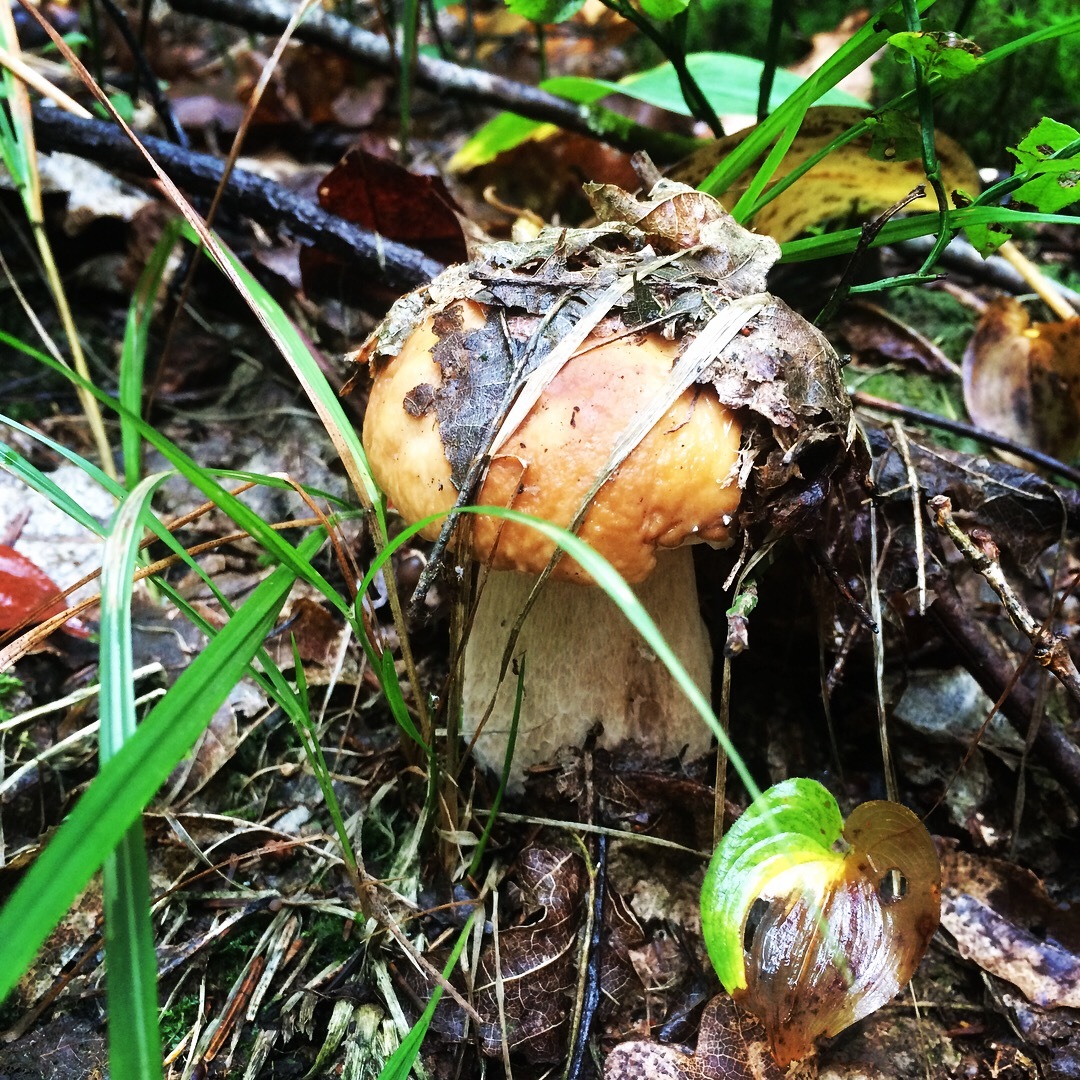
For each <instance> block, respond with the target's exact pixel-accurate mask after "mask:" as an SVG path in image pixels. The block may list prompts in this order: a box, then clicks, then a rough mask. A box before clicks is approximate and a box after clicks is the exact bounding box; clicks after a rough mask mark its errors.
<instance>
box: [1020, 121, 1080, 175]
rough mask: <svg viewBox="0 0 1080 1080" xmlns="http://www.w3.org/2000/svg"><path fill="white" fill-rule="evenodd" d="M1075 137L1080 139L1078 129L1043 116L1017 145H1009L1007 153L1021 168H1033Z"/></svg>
mask: <svg viewBox="0 0 1080 1080" xmlns="http://www.w3.org/2000/svg"><path fill="white" fill-rule="evenodd" d="M1077 139H1080V131H1077V130H1076V128H1074V127H1070V126H1069V125H1068V124H1062V123H1059V122H1058V121H1057V120H1052V119H1051V118H1050V117H1049V116H1044V117H1043V118H1042V119H1041V120H1040V121H1039V122H1038V123H1037V124H1036V125H1035V126H1034V127H1033V128H1032V129H1031V130H1030V131H1029V132H1028V133H1027V134H1026V135H1025V136H1024V137H1023V138H1022V139H1021V140H1020V144H1019V145H1018V146H1010V147H1009V153H1010V154H1012V156H1013V157H1014V158H1016V160H1017V161H1018V162H1019V163H1020V167H1021V168H1022V169H1033V168H1036V167H1038V166H1041V165H1042V164H1043V163H1044V162H1045V161H1046V160H1047V158H1049V157H1050V156H1051V155H1053V154H1056V153H1057V152H1058V151H1059V150H1064V149H1065V147H1067V146H1068V145H1069V144H1070V143H1073V142H1075V141H1076V140H1077Z"/></svg>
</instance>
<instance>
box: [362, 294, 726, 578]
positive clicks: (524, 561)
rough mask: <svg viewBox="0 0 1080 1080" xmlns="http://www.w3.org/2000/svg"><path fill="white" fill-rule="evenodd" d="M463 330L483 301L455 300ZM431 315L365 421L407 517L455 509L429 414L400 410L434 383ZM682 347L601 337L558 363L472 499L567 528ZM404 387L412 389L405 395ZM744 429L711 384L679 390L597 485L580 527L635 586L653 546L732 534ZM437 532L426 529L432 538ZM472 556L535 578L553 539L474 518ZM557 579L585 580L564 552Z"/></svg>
mask: <svg viewBox="0 0 1080 1080" xmlns="http://www.w3.org/2000/svg"><path fill="white" fill-rule="evenodd" d="M458 304H459V307H460V309H461V311H460V314H461V317H462V320H463V322H464V324H465V325H466V327H475V326H478V325H480V324H482V322H483V321H484V319H485V318H486V316H487V313H488V312H487V309H486V308H485V307H484V305H481V304H477V303H474V302H472V301H459V302H458ZM436 343H437V338H436V333H435V329H434V326H433V318H432V317H431V316H429V317H428V318H426V319H425V320H424V321H423V322H421V323H420V324H419V325H418V326H417V328H416V329H415V330H414V331H413V332H412V333H411V334H410V336H409V337H408V338H407V339H406V341H405V343H404V344H403V346H402V348H401V350H400V352H399V353H398V354H397V355H396V356H394V357H392V358H391V359H390V360H389V361H388V362H387V363H386V364H385V366H384V367H383V368H382V369H381V370H380V371H379V372H378V374H377V376H376V379H375V383H374V386H373V388H372V391H371V396H370V399H369V402H368V408H367V415H366V418H365V422H364V446H365V449H366V451H367V454H368V458H369V461H370V464H371V468H372V472H373V474H374V476H375V479H376V481H377V482H378V483H379V485H380V486H381V487H382V489H383V490H384V491H385V492H386V493H387V495H388V496H389V497H390V499H391V500H392V501H393V503H394V504H395V505H396V507H397V509H398V511H399V512H400V513H401V514H402V516H403V517H405V518H406V520H408V521H417V520H419V519H420V518H423V517H426V516H428V515H430V514H435V513H440V512H446V511H449V510H450V508H451V507H452V506H453V505H454V502H455V500H456V499H457V495H458V492H457V489H456V488H455V487H454V484H453V482H452V480H451V470H450V463H449V462H448V460H447V458H446V455H445V454H444V452H443V446H442V441H441V438H440V434H439V425H438V419H437V416H436V412H435V410H434V409H433V408H432V409H429V410H427V411H421V414H420V415H414V413H416V412H417V411H419V410H417V409H416V408H415V406H414V407H413V408H412V410H411V411H410V410H408V409H406V407H405V404H404V403H405V401H406V399H407V398H409V400H410V401H413V402H415V400H416V395H414V394H413V392H414V391H415V390H416V388H417V387H419V386H422V385H424V384H427V385H428V386H431V387H438V386H440V385H441V382H442V372H441V369H440V368H439V365H438V364H437V363H436V361H435V360H434V359H433V357H432V349H433V348H434V347H435V345H436ZM679 351H680V346H679V343H678V342H675V341H669V340H667V339H665V338H663V337H662V336H661V335H660V334H658V333H655V332H641V331H638V332H628V331H625V330H621V331H620V330H611V328H610V326H609V327H608V332H607V333H604V332H602V331H597V332H594V333H593V335H592V336H590V337H589V338H587V339H586V341H585V343H584V344H583V346H582V348H581V349H580V350H579V351H578V352H577V353H576V354H575V355H574V356H573V357H572V358H571V359H570V360H569V361H568V362H567V363H566V364H565V365H564V366H563V368H562V369H561V370H560V371H559V373H558V374H557V375H556V376H555V377H554V378H553V379H552V380H551V382H550V383H549V384H548V386H547V387H546V388H545V390H544V393H543V395H542V396H541V398H540V400H539V401H538V402H537V404H536V405H535V406H534V407H533V409H532V410H531V411H530V412H529V414H528V415H527V416H526V418H525V420H524V421H523V422H522V423H521V425H520V426H519V427H518V428H517V430H516V431H514V433H513V434H512V435H510V436H509V438H507V439H506V440H505V442H503V444H502V445H501V446H499V447H497V448H496V450H495V452H494V453H493V455H492V460H491V464H490V467H489V469H488V472H487V475H486V477H485V478H484V480H483V482H482V485H481V487H480V490H479V492H478V494H477V497H476V499H475V502H476V503H477V505H483V506H507V507H513V508H514V509H516V510H520V511H522V512H523V513H527V514H531V515H534V516H536V517H540V518H544V519H546V520H548V521H551V522H554V523H555V524H557V525H561V526H564V527H566V526H568V525H569V523H570V521H571V520H572V518H573V517H574V515H575V513H576V512H577V510H578V508H579V507H580V505H581V503H582V502H583V500H584V499H585V497H586V496H587V494H588V492H589V489H590V488H591V486H592V485H593V484H594V482H595V480H596V478H597V476H598V475H600V474H601V473H602V471H603V469H604V466H605V463H606V462H607V460H608V458H609V456H610V454H611V452H612V447H613V446H614V445H615V443H616V440H617V439H618V437H619V436H620V435H621V434H622V432H623V431H624V430H625V428H626V427H627V425H628V424H629V423H630V422H631V420H632V418H633V417H634V415H635V414H636V413H637V412H639V411H640V410H641V409H643V408H645V407H647V405H648V403H649V402H650V401H651V400H652V399H654V398H655V396H656V395H657V394H658V393H660V392H661V391H662V389H663V387H664V384H665V381H666V380H667V379H668V377H669V375H670V372H671V367H672V364H673V363H674V361H675V359H676V357H677V355H678V353H679ZM410 395H412V396H411V397H410ZM741 433H742V429H741V425H740V423H739V420H738V418H737V417H736V415H735V414H734V413H733V412H731V410H729V409H727V408H726V407H725V406H723V405H721V404H720V402H719V401H718V400H717V398H716V394H715V392H714V391H713V389H712V388H711V387H707V386H694V387H691V388H690V389H689V390H687V391H685V392H684V393H683V394H682V395H681V396H680V397H679V398H678V399H677V400H676V401H675V403H674V404H673V405H672V406H671V407H670V408H669V409H668V410H667V411H666V412H665V414H664V415H663V416H662V417H661V419H660V420H659V421H658V422H657V423H656V424H655V425H654V426H653V428H652V429H651V430H650V431H649V432H648V433H647V434H646V435H645V437H644V438H643V439H642V441H641V442H640V443H639V444H638V445H637V446H636V447H635V448H634V449H633V450H632V451H631V452H630V454H629V456H628V457H627V458H626V460H625V461H624V462H623V463H622V465H620V466H619V468H618V469H617V470H616V471H615V472H614V473H613V474H612V476H611V477H610V479H609V480H608V481H607V483H605V484H604V486H603V487H602V488H601V489H600V490H599V492H597V494H596V496H595V498H594V499H593V501H592V504H591V506H590V509H589V512H588V514H587V515H586V517H585V520H584V522H583V524H582V526H581V528H580V529H579V530H578V535H579V536H581V537H582V539H584V540H585V541H587V542H588V543H589V544H590V546H592V547H593V548H594V549H595V550H597V551H598V552H600V554H602V555H603V556H605V558H607V559H608V561H609V562H611V563H612V565H613V566H614V567H615V569H616V570H618V571H619V573H620V574H622V576H623V577H624V578H626V579H627V580H628V581H630V582H637V581H642V580H644V579H645V578H646V577H648V575H649V574H650V573H651V572H652V569H653V567H654V566H655V563H656V551H657V549H658V548H672V547H678V546H679V545H681V544H683V543H685V542H687V541H692V540H695V539H698V540H705V541H708V542H710V543H714V544H726V543H728V542H729V541H730V537H731V531H732V518H733V516H734V514H735V512H736V510H737V509H738V505H739V498H740V490H739V487H738V484H737V483H736V466H737V462H738V457H739V444H740V438H741ZM438 531H439V526H438V525H436V526H433V527H431V528H430V529H428V530H425V534H426V535H428V536H429V538H433V537H434V536H435V535H437V533H438ZM472 534H473V552H474V555H475V556H476V557H477V558H479V559H481V560H482V561H484V562H485V563H488V564H490V565H491V566H493V567H494V568H496V569H503V570H509V569H512V570H518V571H521V572H524V573H531V574H539V573H540V572H541V571H542V570H543V569H544V567H545V566H546V565H547V563H548V561H549V559H550V558H551V555H552V553H553V545H552V544H551V542H550V541H549V540H547V539H546V538H545V537H543V536H542V535H541V534H540V533H538V532H536V530H534V529H531V528H529V527H528V526H525V525H519V524H517V523H516V522H507V521H503V520H502V519H499V518H495V517H485V516H480V517H477V518H474V519H473V523H472ZM554 576H555V577H556V578H557V579H562V580H569V581H577V582H581V583H588V582H590V580H591V579H590V578H589V577H588V575H587V574H585V572H584V571H583V570H582V569H581V567H580V566H578V564H577V563H576V562H574V561H573V560H571V559H569V558H564V559H562V560H560V562H559V563H558V564H557V566H556V568H555V571H554Z"/></svg>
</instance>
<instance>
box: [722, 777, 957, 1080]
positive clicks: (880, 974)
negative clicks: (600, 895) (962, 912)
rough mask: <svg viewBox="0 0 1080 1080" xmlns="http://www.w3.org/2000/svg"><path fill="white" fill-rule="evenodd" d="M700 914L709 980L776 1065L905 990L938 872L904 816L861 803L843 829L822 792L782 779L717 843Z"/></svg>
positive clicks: (926, 928) (920, 830)
mask: <svg viewBox="0 0 1080 1080" xmlns="http://www.w3.org/2000/svg"><path fill="white" fill-rule="evenodd" d="M701 904H702V929H703V932H704V935H705V943H706V945H707V946H708V949H709V956H710V959H711V960H712V962H713V966H714V967H715V968H716V971H717V974H718V975H719V976H720V981H721V982H722V983H723V984H724V987H725V988H726V989H727V990H728V991H729V992H730V993H731V994H732V995H733V996H734V998H735V1000H736V1002H737V1003H738V1004H740V1005H742V1006H743V1007H744V1008H746V1009H749V1010H750V1011H751V1012H752V1013H754V1014H755V1015H756V1016H758V1017H759V1018H760V1019H761V1021H762V1023H763V1024H764V1026H765V1031H766V1032H767V1034H768V1038H769V1041H770V1043H771V1045H772V1048H773V1054H774V1055H775V1057H776V1060H777V1062H778V1063H779V1064H780V1065H782V1066H786V1065H787V1064H788V1063H789V1062H791V1061H796V1060H800V1059H802V1058H805V1057H808V1056H810V1055H811V1054H813V1053H814V1040H815V1039H817V1037H818V1036H820V1035H836V1034H837V1033H839V1032H841V1031H843V1030H844V1028H846V1027H848V1026H849V1025H851V1024H853V1023H854V1022H855V1021H856V1020H859V1019H861V1018H862V1017H864V1016H867V1015H869V1014H870V1013H871V1012H873V1011H874V1010H876V1009H878V1008H880V1007H881V1006H882V1005H884V1004H885V1003H886V1002H887V1001H889V1000H890V999H891V998H892V997H893V995H894V994H896V992H897V991H898V990H899V989H900V988H901V987H902V986H904V985H905V984H906V983H907V982H908V980H909V979H910V978H911V976H912V974H913V973H914V971H915V969H916V968H917V967H918V964H919V961H920V960H921V959H922V955H923V952H924V951H925V950H926V946H927V945H928V944H929V942H930V939H931V938H932V937H933V935H934V932H935V931H936V930H937V925H938V917H939V906H940V871H939V868H938V860H937V854H936V852H935V850H934V845H933V843H932V841H931V840H930V835H929V833H927V831H926V829H925V827H924V826H923V825H922V823H921V822H920V821H919V819H918V818H917V817H916V816H915V815H914V814H913V813H912V812H911V811H910V810H908V809H907V808H906V807H903V806H900V805H899V804H898V803H889V802H869V803H863V804H862V805H861V806H858V807H856V808H855V810H854V811H853V812H852V814H851V815H850V817H849V818H848V820H847V823H846V824H845V823H844V822H843V820H842V819H841V817H840V812H839V809H838V808H837V806H836V802H835V800H834V799H833V798H832V796H831V795H830V794H829V793H828V792H827V791H826V790H825V789H824V788H823V787H822V786H821V785H820V784H818V783H817V782H816V781H812V780H805V779H794V780H787V781H785V782H784V783H782V784H777V785H776V786H775V787H773V788H770V789H769V791H767V792H766V793H765V794H764V795H763V796H761V798H760V799H758V800H757V801H755V802H754V803H753V804H752V805H751V807H750V808H749V809H748V810H747V811H746V813H744V814H743V816H742V817H741V818H740V819H739V820H738V821H737V822H736V823H735V824H734V825H733V826H732V828H731V829H730V830H729V831H728V833H727V834H726V835H725V837H724V839H723V841H721V844H720V846H719V847H718V848H717V850H716V852H715V854H714V855H713V860H712V862H711V863H710V866H709V870H708V873H707V874H706V877H705V884H704V886H703V889H702V901H701Z"/></svg>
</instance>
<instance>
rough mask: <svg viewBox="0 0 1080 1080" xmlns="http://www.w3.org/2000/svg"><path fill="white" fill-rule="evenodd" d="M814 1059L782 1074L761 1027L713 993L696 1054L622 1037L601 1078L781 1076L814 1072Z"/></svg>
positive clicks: (775, 1079) (745, 1079) (756, 1079)
mask: <svg viewBox="0 0 1080 1080" xmlns="http://www.w3.org/2000/svg"><path fill="white" fill-rule="evenodd" d="M816 1074H817V1070H816V1068H815V1067H814V1064H813V1062H809V1063H805V1064H803V1065H800V1066H798V1067H797V1071H796V1072H795V1074H794V1076H793V1075H792V1074H790V1073H785V1071H784V1070H783V1069H781V1068H780V1067H779V1066H778V1065H777V1064H776V1062H775V1061H774V1060H773V1058H772V1054H771V1053H770V1052H769V1043H768V1040H767V1039H766V1037H765V1030H764V1028H763V1027H762V1026H761V1021H759V1020H758V1019H757V1018H756V1017H755V1016H753V1015H751V1014H750V1013H748V1012H745V1011H744V1010H742V1009H740V1008H739V1007H738V1006H737V1005H736V1004H735V1003H734V1002H733V1001H732V1000H731V998H730V997H729V996H728V995H727V994H717V996H716V997H714V998H713V999H712V1000H711V1001H710V1002H709V1004H708V1005H707V1006H706V1007H705V1012H704V1013H703V1014H702V1017H701V1031H700V1032H699V1034H698V1043H697V1049H696V1050H695V1051H694V1053H692V1054H691V1053H689V1052H687V1051H686V1050H683V1049H680V1048H679V1047H675V1046H666V1045H663V1044H661V1043H655V1042H644V1041H636V1042H625V1043H621V1044H620V1045H619V1046H616V1047H615V1049H614V1050H612V1051H611V1053H610V1054H608V1057H607V1061H606V1062H605V1063H604V1080H781V1078H782V1077H784V1076H788V1078H789V1080H795V1077H798V1078H806V1080H809V1078H810V1077H812V1076H815V1075H816Z"/></svg>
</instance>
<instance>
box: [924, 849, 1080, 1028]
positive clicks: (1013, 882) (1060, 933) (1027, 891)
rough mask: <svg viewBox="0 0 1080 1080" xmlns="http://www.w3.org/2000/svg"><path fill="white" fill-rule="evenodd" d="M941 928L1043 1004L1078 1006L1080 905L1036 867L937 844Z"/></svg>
mask: <svg viewBox="0 0 1080 1080" xmlns="http://www.w3.org/2000/svg"><path fill="white" fill-rule="evenodd" d="M939 850H940V852H941V868H942V893H941V925H942V926H943V927H944V928H945V929H946V930H948V931H949V933H950V934H952V936H953V937H954V938H955V939H956V946H957V948H958V949H959V951H960V954H961V955H962V956H964V957H966V958H967V959H968V960H973V961H974V962H975V963H976V964H978V965H979V967H981V968H982V969H983V970H984V971H988V972H990V974H992V975H996V976H997V977H998V978H1000V979H1005V980H1006V981H1007V982H1011V983H1012V984H1013V985H1014V986H1016V987H1018V988H1019V989H1020V990H1021V991H1022V992H1023V993H1024V995H1025V996H1026V997H1027V998H1028V999H1029V1000H1030V1001H1032V1002H1034V1003H1035V1004H1036V1005H1041V1006H1042V1007H1044V1008H1059V1007H1061V1006H1069V1007H1072V1008H1077V1007H1080V909H1078V908H1077V907H1076V906H1075V905H1068V904H1064V905H1062V904H1057V903H1055V902H1054V901H1053V900H1051V899H1050V897H1049V896H1048V895H1047V893H1046V890H1045V888H1044V887H1043V884H1042V882H1041V881H1040V880H1039V879H1038V878H1037V877H1036V876H1035V875H1034V874H1033V873H1031V871H1030V870H1025V869H1024V868H1023V867H1020V866H1016V865H1015V864H1014V863H1009V862H1005V861H1004V860H1003V859H991V858H986V857H982V856H977V855H967V854H965V853H963V852H959V851H956V850H955V848H953V847H951V846H946V845H945V844H944V843H940V842H939Z"/></svg>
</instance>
